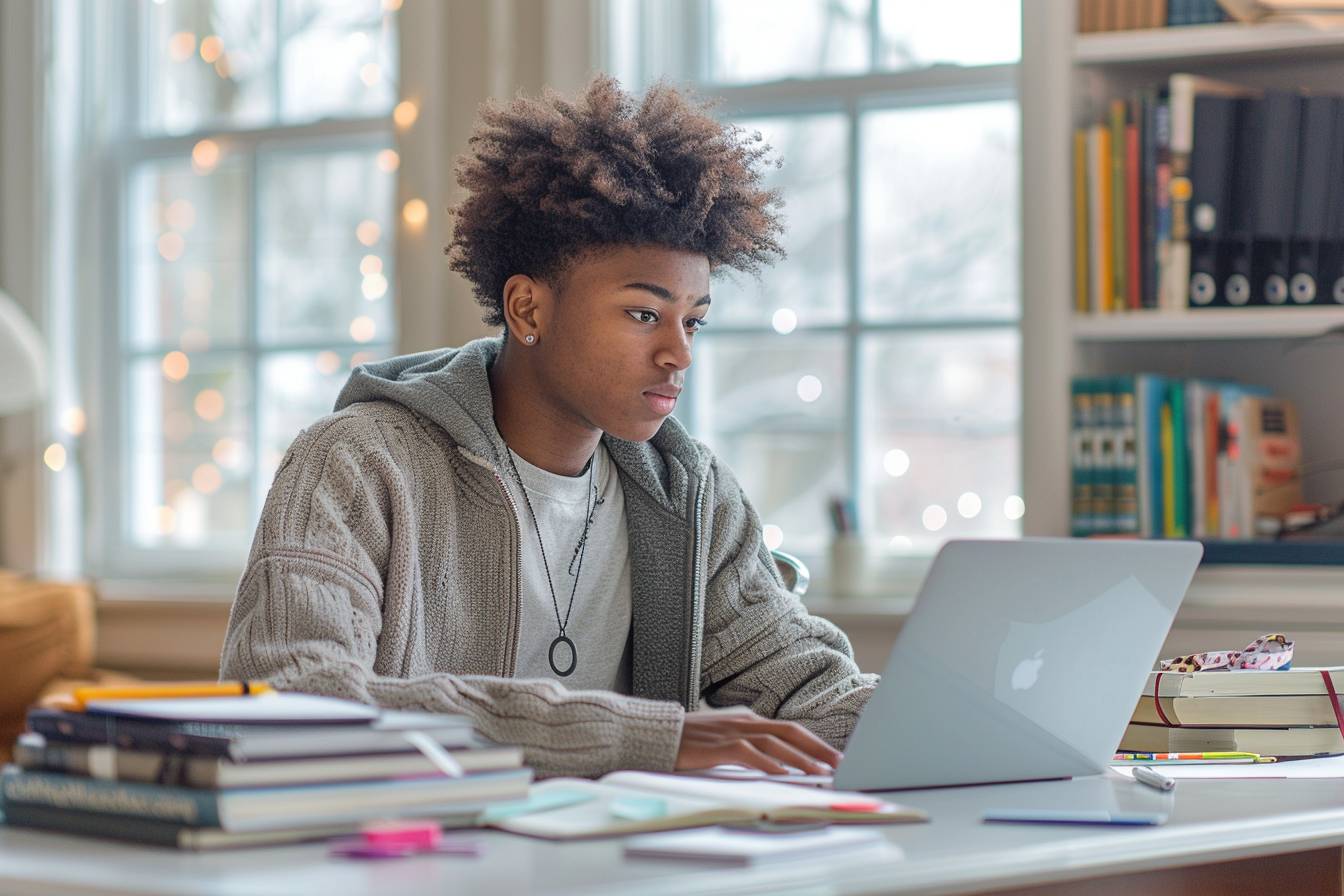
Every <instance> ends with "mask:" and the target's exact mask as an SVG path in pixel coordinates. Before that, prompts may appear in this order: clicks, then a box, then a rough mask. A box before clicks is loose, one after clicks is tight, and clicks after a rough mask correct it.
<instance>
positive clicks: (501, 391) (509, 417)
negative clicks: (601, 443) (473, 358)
mask: <svg viewBox="0 0 1344 896" xmlns="http://www.w3.org/2000/svg"><path fill="white" fill-rule="evenodd" d="M518 351H519V349H517V348H514V349H508V348H506V349H505V350H504V351H503V352H502V353H501V354H500V355H499V357H497V358H496V359H495V362H494V364H492V365H491V367H490V393H491V397H492V399H493V401H494V406H495V426H496V427H498V429H499V434H500V435H501V436H503V437H504V443H505V444H506V445H508V446H509V448H511V449H513V452H514V453H515V454H517V455H518V456H519V457H521V458H522V459H523V460H525V461H527V462H528V463H530V464H531V465H532V466H534V467H540V468H541V469H543V470H545V471H547V472H548V473H556V474H558V475H560V476H577V475H579V474H580V473H582V472H583V468H584V467H585V466H586V465H587V463H588V459H589V458H590V457H592V456H593V452H594V451H595V450H597V442H598V440H599V439H600V438H601V437H602V432H601V430H598V429H594V428H592V427H590V426H587V425H585V424H584V423H582V422H580V421H578V420H575V419H574V417H573V416H571V415H569V414H567V413H566V412H565V411H564V410H563V409H561V408H560V407H558V406H557V405H556V404H555V403H554V402H552V401H550V400H549V399H548V398H547V396H546V392H545V390H544V389H543V388H542V385H541V378H540V377H538V376H537V375H536V372H535V371H534V370H533V369H532V368H531V366H530V365H528V364H526V363H525V362H524V361H522V360H520V359H519V357H518Z"/></svg>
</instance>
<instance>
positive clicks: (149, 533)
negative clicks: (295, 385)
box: [126, 354, 253, 548]
mask: <svg viewBox="0 0 1344 896" xmlns="http://www.w3.org/2000/svg"><path fill="white" fill-rule="evenodd" d="M129 373H130V376H129V383H128V385H129V392H128V401H129V402H130V408H129V411H130V413H129V414H128V417H129V421H130V428H129V432H128V433H127V439H126V458H127V463H128V465H129V468H130V476H129V483H130V492H129V494H128V495H127V500H128V505H129V506H128V508H127V511H128V513H129V516H130V525H131V533H132V535H131V537H132V539H133V541H134V543H135V544H136V545H138V546H141V547H183V548H186V547H196V548H205V547H209V548H227V547H230V546H237V547H241V546H245V545H246V543H247V539H248V538H249V537H250V535H251V531H252V522H253V515H252V488H251V483H252V478H251V477H252V459H251V456H250V454H251V444H252V441H251V425H250V420H251V407H250V401H249V394H250V385H249V377H248V375H247V369H246V367H245V362H244V360H243V356H241V355H234V354H228V355H224V354H206V355H200V356H198V357H196V358H194V359H193V360H192V361H191V364H190V368H189V369H184V368H182V367H178V366H175V365H173V363H172V362H171V361H170V360H169V359H167V358H162V359H161V358H158V357H149V358H141V359H139V360H136V361H133V362H132V365H131V369H130V371H129Z"/></svg>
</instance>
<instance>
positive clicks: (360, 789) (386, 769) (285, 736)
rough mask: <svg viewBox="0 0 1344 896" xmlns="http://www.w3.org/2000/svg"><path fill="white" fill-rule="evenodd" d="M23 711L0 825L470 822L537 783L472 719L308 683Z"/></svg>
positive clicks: (284, 830) (195, 836) (84, 828)
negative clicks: (373, 701) (402, 708)
mask: <svg viewBox="0 0 1344 896" xmlns="http://www.w3.org/2000/svg"><path fill="white" fill-rule="evenodd" d="M27 721H28V728H29V730H28V732H27V733H25V734H23V735H21V736H20V738H19V741H18V743H17V744H16V746H15V751H14V758H15V762H16V764H15V765H14V766H11V767H8V768H6V769H5V770H4V772H3V774H0V797H2V798H3V811H4V817H5V821H6V823H8V824H11V825H19V826H26V827H34V828H44V829H47V830H55V831H62V832H65V833H73V834H87V835H93V836H100V837H112V838H115V839H122V840H131V841H136V842H142V843H153V844H160V845H166V846H173V847H177V848H182V849H213V848H221V847H230V846H250V845H260V844H269V843H289V842H298V841H303V840H313V839H324V838H327V837H332V836H337V835H341V834H350V833H353V832H354V831H356V830H358V828H359V826H360V825H361V824H363V823H366V822H369V821H375V820H380V819H388V818H398V817H415V818H431V819H436V820H439V821H441V822H442V823H443V824H444V825H445V826H466V825H472V824H475V822H476V820H477V818H478V817H479V816H480V814H481V813H482V812H483V811H484V810H485V809H486V808H487V807H489V806H490V805H491V804H498V803H500V802H504V801H515V800H520V799H523V798H525V797H526V795H527V791H528V786H529V784H530V783H531V779H532V773H531V770H530V769H527V768H524V767H523V765H522V759H523V757H522V751H521V750H520V749H518V748H516V747H509V746H496V745H494V744H491V743H489V742H487V741H485V740H483V739H482V738H481V737H479V736H478V735H477V734H476V732H475V731H474V729H473V727H472V725H471V723H470V722H469V720H467V719H466V718H463V717H459V716H449V715H436V714H427V713H407V712H394V711H387V710H378V709H376V708H373V707H367V706H364V705H362V704H357V703H351V702H347V701H342V700H332V699H329V698H323V697H312V696H307V695H299V694H270V695H265V696H258V697H211V698H204V699H175V700H153V699H150V700H106V701H93V702H90V703H88V704H87V706H86V707H84V709H83V710H82V711H78V712H76V711H64V710H55V709H33V710H30V711H29V713H28V720H27ZM445 769H446V770H447V771H448V772H451V774H449V773H446V772H445Z"/></svg>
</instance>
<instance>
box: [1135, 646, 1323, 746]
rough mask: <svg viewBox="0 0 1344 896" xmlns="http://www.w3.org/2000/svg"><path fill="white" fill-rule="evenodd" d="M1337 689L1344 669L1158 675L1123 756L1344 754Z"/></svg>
mask: <svg viewBox="0 0 1344 896" xmlns="http://www.w3.org/2000/svg"><path fill="white" fill-rule="evenodd" d="M1322 672H1325V673H1326V675H1322V674H1321V673H1322ZM1159 676H1160V681H1159ZM1337 685H1338V686H1344V667H1331V668H1327V669H1307V668H1298V669H1289V670H1281V671H1272V672H1266V671H1251V670H1216V671H1210V672H1161V673H1158V672H1154V673H1151V674H1150V675H1149V676H1148V684H1147V686H1146V687H1145V688H1144V694H1143V696H1142V697H1140V698H1139V703H1138V705H1137V706H1136V707H1135V708H1134V715H1133V717H1132V719H1131V720H1130V724H1129V727H1128V728H1127V729H1126V730H1125V736H1124V739H1123V740H1122V741H1121V742H1120V750H1121V752H1136V753H1199V752H1244V753H1259V754H1260V755H1262V756H1277V757H1280V758H1293V757H1301V756H1320V755H1333V754H1338V753H1344V735H1341V722H1342V720H1344V716H1342V715H1341V710H1340V708H1339V698H1338V696H1337V692H1336V693H1334V694H1332V691H1334V690H1335V688H1336V686H1337Z"/></svg>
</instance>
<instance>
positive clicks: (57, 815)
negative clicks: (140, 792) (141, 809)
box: [5, 803, 183, 847]
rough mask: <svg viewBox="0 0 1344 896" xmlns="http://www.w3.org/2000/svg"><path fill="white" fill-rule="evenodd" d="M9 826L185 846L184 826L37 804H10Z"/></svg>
mask: <svg viewBox="0 0 1344 896" xmlns="http://www.w3.org/2000/svg"><path fill="white" fill-rule="evenodd" d="M5 824H8V825H13V826H14V827H21V828H37V829H39V830H43V831H56V832H58V833H62V834H78V835H80V836H83V837H105V838H108V839H111V840H123V841H127V842H130V843H147V844H150V845H151V846H172V847H179V846H181V845H182V844H181V840H180V834H181V832H182V830H183V826H182V825H176V824H171V823H169V822H163V821H151V820H149V819H144V818H128V817H126V816H124V815H106V814H103V813H101V812H82V811H76V810H70V809H57V808H54V807H52V806H40V805H36V804H33V803H10V804H8V805H6V806H5Z"/></svg>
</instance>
